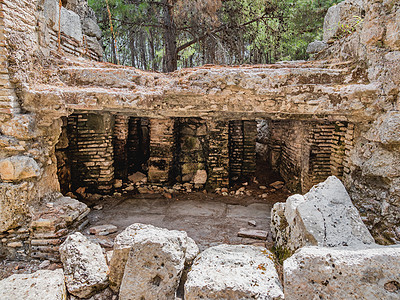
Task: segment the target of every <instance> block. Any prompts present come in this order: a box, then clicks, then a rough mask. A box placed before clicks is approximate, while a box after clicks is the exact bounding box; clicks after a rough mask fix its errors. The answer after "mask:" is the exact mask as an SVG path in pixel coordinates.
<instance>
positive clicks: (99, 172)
mask: <svg viewBox="0 0 400 300" xmlns="http://www.w3.org/2000/svg"><path fill="white" fill-rule="evenodd" d="M68 135H69V137H70V151H71V152H70V155H71V161H72V166H71V175H72V176H71V177H72V187H73V190H75V189H77V188H79V187H87V188H88V190H89V191H90V192H103V193H108V192H110V191H111V189H112V183H113V180H114V154H113V144H112V138H113V118H112V116H111V115H110V114H106V113H104V114H75V115H72V116H71V117H69V118H68Z"/></svg>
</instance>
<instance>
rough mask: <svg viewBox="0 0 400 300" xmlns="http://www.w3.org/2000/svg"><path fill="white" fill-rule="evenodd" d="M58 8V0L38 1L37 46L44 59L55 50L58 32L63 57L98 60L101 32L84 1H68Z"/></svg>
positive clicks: (100, 47)
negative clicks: (81, 57) (67, 55)
mask: <svg viewBox="0 0 400 300" xmlns="http://www.w3.org/2000/svg"><path fill="white" fill-rule="evenodd" d="M66 2H67V3H66V5H64V6H63V7H62V8H61V20H59V18H60V8H59V2H58V0H40V1H38V7H37V11H38V22H39V23H38V27H39V40H38V41H39V45H40V47H41V50H42V51H43V52H44V54H45V55H49V51H57V50H58V47H59V46H58V32H59V30H60V29H61V50H62V52H63V53H64V54H70V55H74V56H83V57H86V58H89V59H93V60H101V59H102V57H103V49H102V46H101V30H100V28H99V27H98V25H97V20H96V17H95V15H94V12H93V11H92V10H91V9H90V8H89V6H88V5H87V1H79V3H77V1H74V0H68V1H66Z"/></svg>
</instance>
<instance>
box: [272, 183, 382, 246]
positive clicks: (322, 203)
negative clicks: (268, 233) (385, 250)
mask: <svg viewBox="0 0 400 300" xmlns="http://www.w3.org/2000/svg"><path fill="white" fill-rule="evenodd" d="M275 206H276V207H275ZM275 206H274V209H273V210H272V214H273V216H272V219H271V220H272V221H271V227H272V232H273V233H274V234H275V236H274V238H275V239H276V242H277V245H278V246H281V247H287V248H289V249H290V250H296V249H298V248H300V247H303V246H305V245H318V246H325V247H337V246H355V245H362V244H373V243H374V239H373V238H372V236H371V234H370V233H369V231H368V229H367V228H366V226H365V225H364V223H363V222H362V220H361V218H360V215H359V213H358V211H357V209H356V208H355V207H354V205H353V204H352V202H351V199H350V197H349V195H348V194H347V191H346V189H345V187H344V186H343V184H342V182H341V181H340V180H339V179H338V178H336V177H335V176H331V177H329V178H328V179H327V180H326V181H325V182H323V183H320V184H318V185H316V186H314V187H313V188H312V189H311V190H310V191H309V192H308V193H307V194H305V195H304V196H301V195H293V196H290V197H289V198H288V199H287V201H286V205H285V211H284V218H283V215H282V204H276V205H275ZM275 215H276V216H275ZM278 222H279V223H278ZM285 225H286V226H285ZM278 232H279V233H278Z"/></svg>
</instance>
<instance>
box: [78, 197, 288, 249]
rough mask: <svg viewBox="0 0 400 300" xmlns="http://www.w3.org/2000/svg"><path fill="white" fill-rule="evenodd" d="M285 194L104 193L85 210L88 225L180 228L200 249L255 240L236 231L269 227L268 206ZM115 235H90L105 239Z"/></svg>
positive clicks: (268, 228)
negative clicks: (97, 203) (94, 205)
mask: <svg viewBox="0 0 400 300" xmlns="http://www.w3.org/2000/svg"><path fill="white" fill-rule="evenodd" d="M287 196H288V192H287V191H285V190H280V191H276V192H273V193H270V194H268V197H267V198H265V199H263V198H259V197H257V196H256V195H254V196H225V197H224V196H221V195H216V194H204V193H202V192H197V193H190V194H177V195H174V197H173V198H172V199H166V198H165V197H164V196H162V195H160V194H146V195H124V196H117V197H114V196H113V197H105V198H104V199H103V200H102V201H101V203H100V204H101V205H102V206H103V208H102V209H101V210H94V209H92V212H91V213H90V214H89V220H90V226H88V228H90V227H91V226H93V225H105V224H113V225H115V226H117V227H118V232H120V231H122V230H123V229H124V228H126V227H127V226H129V225H131V224H133V223H144V224H152V225H154V226H158V227H163V228H168V229H176V230H184V231H186V232H187V233H188V235H189V236H190V237H192V238H193V239H194V240H195V241H196V243H197V244H198V245H199V247H200V249H201V250H204V249H205V248H207V247H210V246H215V245H219V244H222V243H228V244H252V243H256V242H257V240H254V239H248V238H240V237H238V236H237V233H238V231H239V230H240V229H241V228H248V229H257V230H264V231H270V225H269V224H270V216H271V208H272V206H273V204H274V203H276V202H279V201H285V200H286V198H287ZM249 221H255V222H256V224H257V226H256V227H253V226H252V225H249V224H248V222H249ZM88 228H87V229H86V230H85V232H86V233H88ZM115 235H116V234H113V235H108V236H105V237H101V236H100V237H99V236H96V237H94V239H96V240H98V241H99V242H103V243H104V242H105V243H107V242H109V241H112V239H113V238H114V236H115ZM258 242H260V241H258Z"/></svg>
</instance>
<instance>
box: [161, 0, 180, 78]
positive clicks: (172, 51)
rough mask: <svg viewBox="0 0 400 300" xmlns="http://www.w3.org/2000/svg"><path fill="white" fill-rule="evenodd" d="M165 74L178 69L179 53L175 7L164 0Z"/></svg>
mask: <svg viewBox="0 0 400 300" xmlns="http://www.w3.org/2000/svg"><path fill="white" fill-rule="evenodd" d="M164 3H165V6H164V26H165V28H164V47H165V55H164V66H163V68H164V72H173V71H175V70H176V69H177V68H178V53H177V47H176V26H175V22H174V20H173V10H174V9H173V6H172V5H170V1H168V0H164Z"/></svg>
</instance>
